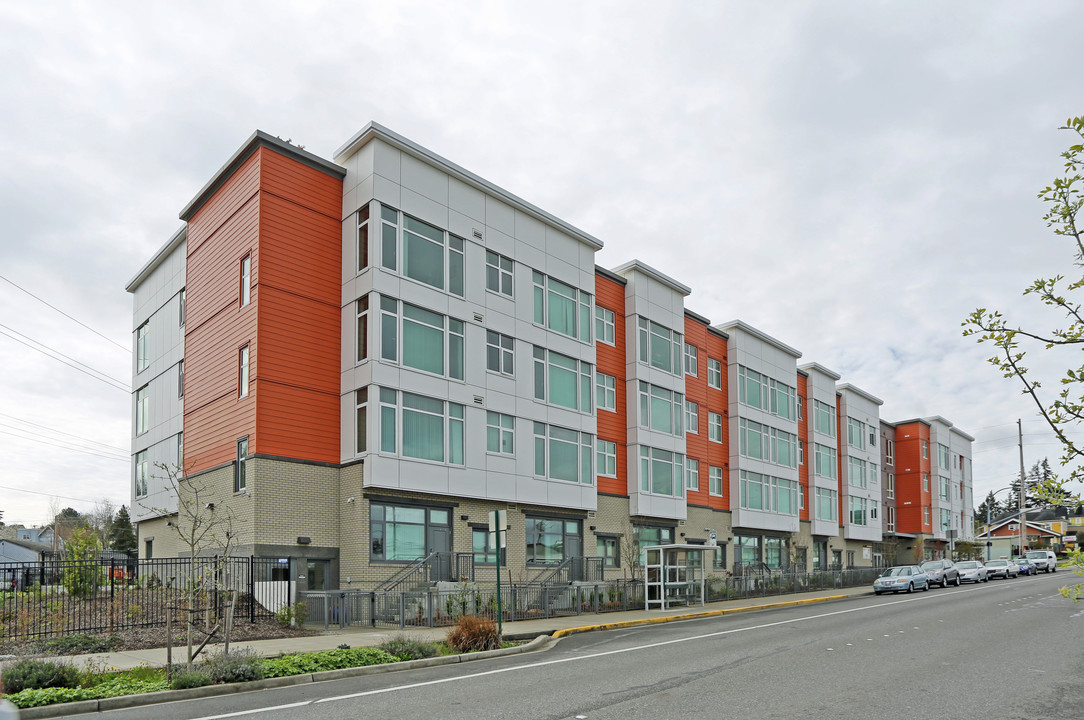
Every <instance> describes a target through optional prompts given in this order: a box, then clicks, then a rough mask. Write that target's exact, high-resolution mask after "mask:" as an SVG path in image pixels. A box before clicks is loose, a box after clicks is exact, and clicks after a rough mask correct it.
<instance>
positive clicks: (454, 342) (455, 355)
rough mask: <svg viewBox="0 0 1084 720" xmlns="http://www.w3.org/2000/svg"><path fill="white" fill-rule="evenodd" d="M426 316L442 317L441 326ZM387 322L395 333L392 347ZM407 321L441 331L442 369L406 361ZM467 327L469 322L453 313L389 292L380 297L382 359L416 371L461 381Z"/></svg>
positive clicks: (463, 368) (463, 369) (393, 333)
mask: <svg viewBox="0 0 1084 720" xmlns="http://www.w3.org/2000/svg"><path fill="white" fill-rule="evenodd" d="M408 308H410V309H411V311H416V314H415V316H414V317H408V316H407V313H408ZM427 315H428V316H432V317H433V318H440V325H439V326H438V325H436V324H434V322H431V321H430V319H422V318H423V317H424V316H427ZM387 323H391V328H392V335H393V337H392V338H391V340H392V343H391V344H392V347H387V346H388V344H389V343H388V339H389V338H388V336H387V333H386V328H387V327H388V325H387ZM407 323H411V324H413V325H417V326H419V327H424V328H431V329H433V330H436V331H439V332H440V334H441V353H442V357H441V372H439V373H435V372H433V371H432V370H430V369H428V368H424V367H419V366H417V365H411V364H410V363H408V362H407V358H406V347H405V343H406V326H407ZM465 329H466V323H464V322H463V321H462V320H460V319H458V318H454V317H452V316H450V315H443V314H441V313H438V312H436V311H434V310H430V309H429V308H425V307H422V306H421V305H415V304H414V303H408V302H406V301H405V300H402V301H401V300H397V299H395V298H393V297H390V296H388V295H382V296H381V297H380V359H381V360H382V361H385V362H390V363H394V364H396V365H398V366H399V367H401V368H404V369H408V370H413V371H414V372H420V373H424V374H426V375H431V376H434V377H442V378H447V379H449V380H457V381H462V380H463V378H464V372H465V365H464V359H465V351H464V344H465V342H466V339H465V336H464V332H465Z"/></svg>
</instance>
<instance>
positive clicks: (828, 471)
mask: <svg viewBox="0 0 1084 720" xmlns="http://www.w3.org/2000/svg"><path fill="white" fill-rule="evenodd" d="M813 473H814V474H815V475H820V476H821V477H823V478H831V479H833V480H835V479H836V478H837V477H838V469H837V467H836V449H835V448H834V447H829V446H828V445H821V444H820V443H813Z"/></svg>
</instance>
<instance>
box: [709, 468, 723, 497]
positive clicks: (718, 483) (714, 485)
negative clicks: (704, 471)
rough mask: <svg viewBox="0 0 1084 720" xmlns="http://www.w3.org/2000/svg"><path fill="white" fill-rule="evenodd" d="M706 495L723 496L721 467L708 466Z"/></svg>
mask: <svg viewBox="0 0 1084 720" xmlns="http://www.w3.org/2000/svg"><path fill="white" fill-rule="evenodd" d="M708 495H712V496H714V497H722V496H723V469H722V468H721V467H717V466H715V465H709V466H708Z"/></svg>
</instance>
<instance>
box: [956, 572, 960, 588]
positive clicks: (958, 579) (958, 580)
mask: <svg viewBox="0 0 1084 720" xmlns="http://www.w3.org/2000/svg"><path fill="white" fill-rule="evenodd" d="M956 587H960V576H959V575H957V576H956Z"/></svg>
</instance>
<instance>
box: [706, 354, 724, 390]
mask: <svg viewBox="0 0 1084 720" xmlns="http://www.w3.org/2000/svg"><path fill="white" fill-rule="evenodd" d="M708 387H710V388H715V389H716V390H722V389H723V363H722V362H721V361H719V360H716V359H715V358H708Z"/></svg>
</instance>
